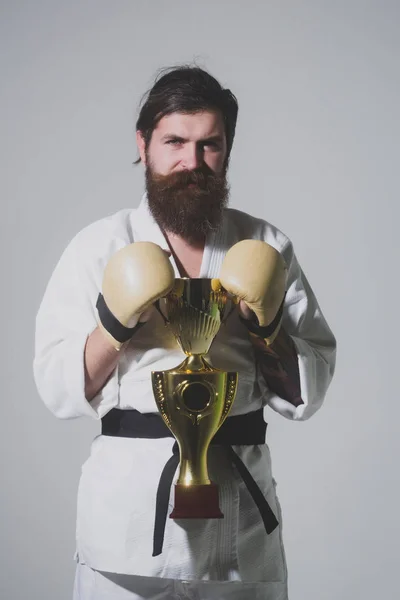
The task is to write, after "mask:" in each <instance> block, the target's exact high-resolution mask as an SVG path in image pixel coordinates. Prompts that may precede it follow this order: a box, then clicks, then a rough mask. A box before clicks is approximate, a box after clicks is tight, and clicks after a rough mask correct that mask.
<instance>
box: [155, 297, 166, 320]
mask: <svg viewBox="0 0 400 600" xmlns="http://www.w3.org/2000/svg"><path fill="white" fill-rule="evenodd" d="M154 306H155V307H156V309H157V310H158V312H159V313H160V315H161V318H162V320H163V321H164V325H165V326H167V325H169V321H168V319H167V317H166V316H165V315H164V313H163V311H162V310H161V306H160V298H159V299H158V300H156V302H154Z"/></svg>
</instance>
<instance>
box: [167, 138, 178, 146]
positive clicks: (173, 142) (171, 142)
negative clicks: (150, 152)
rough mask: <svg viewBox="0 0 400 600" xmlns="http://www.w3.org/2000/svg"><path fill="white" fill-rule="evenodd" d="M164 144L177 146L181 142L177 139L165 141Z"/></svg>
mask: <svg viewBox="0 0 400 600" xmlns="http://www.w3.org/2000/svg"><path fill="white" fill-rule="evenodd" d="M165 143H166V144H168V145H169V146H179V144H181V143H182V140H180V139H178V138H173V139H171V140H167V141H166V142H165Z"/></svg>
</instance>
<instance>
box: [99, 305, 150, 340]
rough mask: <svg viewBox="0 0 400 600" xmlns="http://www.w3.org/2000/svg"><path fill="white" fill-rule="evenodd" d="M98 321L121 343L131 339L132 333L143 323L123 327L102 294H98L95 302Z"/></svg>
mask: <svg viewBox="0 0 400 600" xmlns="http://www.w3.org/2000/svg"><path fill="white" fill-rule="evenodd" d="M96 308H97V311H98V313H99V319H100V323H101V324H102V326H103V327H104V329H105V330H106V331H108V333H109V334H110V335H111V336H112V337H113V338H114V339H115V340H116V341H117V342H120V343H121V344H123V343H124V342H127V341H128V340H130V339H131V337H132V335H133V334H134V333H135V331H137V330H138V329H140V328H141V327H142V325H144V323H140V322H138V323H137V324H136V325H135V327H125V325H122V323H120V322H119V321H118V319H117V318H116V317H115V316H114V315H113V314H112V312H111V311H110V309H109V308H108V306H107V304H106V301H105V300H104V296H103V294H99V296H98V298H97V302H96Z"/></svg>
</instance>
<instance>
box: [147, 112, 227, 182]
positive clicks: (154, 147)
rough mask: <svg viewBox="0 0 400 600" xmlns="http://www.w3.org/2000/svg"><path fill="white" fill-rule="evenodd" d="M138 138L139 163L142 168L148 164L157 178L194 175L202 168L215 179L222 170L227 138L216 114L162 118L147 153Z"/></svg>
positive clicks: (203, 113) (176, 115)
mask: <svg viewBox="0 0 400 600" xmlns="http://www.w3.org/2000/svg"><path fill="white" fill-rule="evenodd" d="M137 136H138V137H137V140H138V146H139V152H140V157H141V159H142V162H143V163H144V164H145V165H147V163H148V162H150V165H151V168H152V170H153V171H154V172H155V173H157V174H159V175H169V174H170V173H174V172H177V171H185V170H187V171H194V170H195V169H199V168H201V167H204V166H207V167H208V168H209V169H211V171H213V173H215V174H216V175H219V174H221V173H222V171H223V170H224V166H225V158H226V137H225V127H224V123H223V120H222V116H221V113H220V112H219V111H203V112H198V113H194V114H182V113H172V114H171V115H167V116H165V117H163V118H162V119H161V120H160V121H159V123H158V124H157V126H156V128H155V129H154V131H153V135H152V137H151V141H150V144H149V147H148V148H147V151H146V148H145V144H144V140H143V139H142V137H141V134H140V132H138V134H137Z"/></svg>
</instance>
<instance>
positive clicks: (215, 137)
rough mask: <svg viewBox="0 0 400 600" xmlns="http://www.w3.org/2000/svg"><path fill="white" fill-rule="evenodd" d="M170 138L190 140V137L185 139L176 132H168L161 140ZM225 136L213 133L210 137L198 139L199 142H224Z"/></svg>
mask: <svg viewBox="0 0 400 600" xmlns="http://www.w3.org/2000/svg"><path fill="white" fill-rule="evenodd" d="M168 139H174V140H178V141H179V142H188V141H189V140H188V139H185V138H183V137H181V136H180V135H176V134H175V133H166V134H165V135H163V136H162V138H161V141H162V142H164V141H166V140H168ZM222 141H223V138H222V136H221V135H212V136H210V137H207V138H203V139H201V140H197V143H203V144H204V143H207V142H217V143H222Z"/></svg>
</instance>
